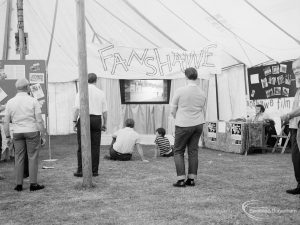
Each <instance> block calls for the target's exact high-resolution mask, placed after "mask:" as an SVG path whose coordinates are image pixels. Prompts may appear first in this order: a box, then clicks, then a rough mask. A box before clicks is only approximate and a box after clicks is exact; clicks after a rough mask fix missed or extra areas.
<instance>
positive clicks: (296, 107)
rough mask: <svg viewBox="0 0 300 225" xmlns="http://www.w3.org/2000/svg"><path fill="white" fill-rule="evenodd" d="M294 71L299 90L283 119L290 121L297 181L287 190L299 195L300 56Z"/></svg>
mask: <svg viewBox="0 0 300 225" xmlns="http://www.w3.org/2000/svg"><path fill="white" fill-rule="evenodd" d="M293 72H294V74H295V80H296V88H297V92H296V94H295V97H294V103H293V107H292V111H291V112H289V113H287V114H286V115H283V116H282V117H281V119H282V120H283V121H284V122H285V123H287V122H289V128H290V133H291V139H290V141H291V148H292V161H293V166H294V173H295V178H296V181H297V187H296V188H294V189H290V190H287V191H286V192H287V193H288V194H293V195H298V194H300V152H299V144H300V130H299V128H300V127H299V125H300V124H299V122H300V57H299V58H298V59H296V60H295V61H294V62H293Z"/></svg>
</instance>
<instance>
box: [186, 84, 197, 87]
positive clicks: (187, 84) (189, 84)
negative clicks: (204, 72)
mask: <svg viewBox="0 0 300 225" xmlns="http://www.w3.org/2000/svg"><path fill="white" fill-rule="evenodd" d="M187 86H194V87H196V86H197V84H195V83H188V84H187Z"/></svg>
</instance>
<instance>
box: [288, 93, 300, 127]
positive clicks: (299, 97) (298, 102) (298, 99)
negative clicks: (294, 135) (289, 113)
mask: <svg viewBox="0 0 300 225" xmlns="http://www.w3.org/2000/svg"><path fill="white" fill-rule="evenodd" d="M298 107H300V89H298V90H297V92H296V94H295V97H294V102H293V107H292V110H294V109H296V108H298ZM299 121H300V116H297V117H294V118H293V119H291V120H290V122H289V128H290V129H298V124H299Z"/></svg>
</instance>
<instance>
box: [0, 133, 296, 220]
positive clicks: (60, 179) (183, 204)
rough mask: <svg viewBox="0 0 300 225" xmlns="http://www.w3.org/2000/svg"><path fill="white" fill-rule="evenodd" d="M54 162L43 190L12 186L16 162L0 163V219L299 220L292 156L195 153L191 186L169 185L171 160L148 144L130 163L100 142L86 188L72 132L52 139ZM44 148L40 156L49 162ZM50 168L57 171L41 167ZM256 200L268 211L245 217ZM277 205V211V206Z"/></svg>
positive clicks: (43, 172) (42, 178) (43, 176)
mask: <svg viewBox="0 0 300 225" xmlns="http://www.w3.org/2000/svg"><path fill="white" fill-rule="evenodd" d="M51 144H52V151H53V158H56V159H58V160H57V161H56V162H52V163H50V162H43V161H41V162H40V164H39V183H41V184H44V185H45V186H46V188H45V189H44V190H41V191H37V192H30V191H29V181H28V179H27V180H25V182H24V188H25V190H23V191H22V192H16V191H14V190H13V188H14V186H15V184H14V174H13V163H12V162H5V163H3V162H2V163H0V174H1V175H3V176H5V179H4V180H0V224H1V225H4V224H22V225H23V224H30V225H32V224H42V225H48V224H51V225H53V224H64V225H65V224H130V225H131V224H132V225H135V224H136V225H146V224H172V225H173V224H243V225H244V224H300V213H299V212H300V199H299V197H298V196H292V195H288V194H286V193H285V190H286V189H288V188H291V187H294V186H295V180H294V176H293V168H292V162H291V156H290V154H283V155H281V154H278V153H276V154H270V153H268V154H252V155H248V156H242V155H237V154H231V153H224V152H219V151H213V150H209V149H200V150H199V170H198V173H199V174H198V178H197V180H196V182H197V185H196V186H195V187H186V188H174V187H173V186H172V183H173V182H174V181H175V180H176V175H175V166H174V161H173V158H158V159H156V160H154V159H153V151H152V149H153V146H143V149H144V152H145V156H146V158H147V159H149V160H150V162H149V163H143V162H141V161H140V160H139V158H138V155H137V154H136V153H135V154H134V157H133V160H134V161H130V162H115V161H108V160H105V159H103V156H104V155H105V154H107V153H108V150H107V146H102V147H101V156H100V157H101V159H100V169H99V176H98V177H94V178H93V182H94V183H95V185H96V187H94V188H92V189H87V190H84V189H82V188H81V184H82V178H76V177H74V176H73V172H74V171H75V170H76V148H77V146H76V138H75V136H61V137H53V138H52V139H51ZM47 158H48V152H47V150H45V149H44V150H42V151H41V153H40V159H41V160H43V159H47ZM42 166H53V167H54V169H42ZM249 200H259V201H260V205H263V206H264V207H268V209H277V211H276V212H275V211H273V212H272V213H267V214H259V215H258V214H256V215H257V216H262V217H264V218H265V219H264V220H263V221H261V222H259V221H255V220H253V219H251V218H249V217H248V216H247V215H246V214H245V213H244V212H243V210H242V204H243V203H244V202H246V201H249ZM280 210H281V211H280Z"/></svg>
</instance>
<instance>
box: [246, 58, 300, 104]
mask: <svg viewBox="0 0 300 225" xmlns="http://www.w3.org/2000/svg"><path fill="white" fill-rule="evenodd" d="M248 83H249V95H250V100H257V99H272V98H288V97H294V96H295V93H296V82H295V75H294V73H293V71H292V61H288V62H282V63H277V64H272V65H268V66H260V67H252V68H249V69H248Z"/></svg>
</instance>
